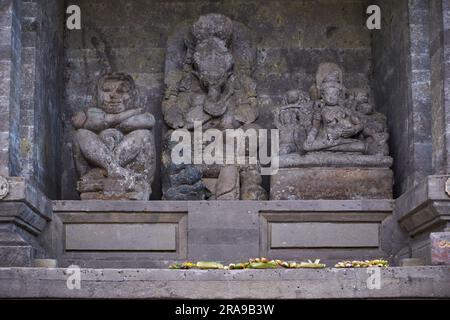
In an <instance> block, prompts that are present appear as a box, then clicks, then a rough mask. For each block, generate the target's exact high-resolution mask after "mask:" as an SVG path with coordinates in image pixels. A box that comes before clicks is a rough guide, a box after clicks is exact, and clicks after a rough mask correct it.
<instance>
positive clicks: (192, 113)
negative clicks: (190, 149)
mask: <svg viewBox="0 0 450 320" xmlns="http://www.w3.org/2000/svg"><path fill="white" fill-rule="evenodd" d="M167 50H168V52H167V57H166V76H165V82H166V86H167V90H166V95H165V98H164V101H163V105H162V113H163V116H164V120H165V122H166V124H167V125H168V127H169V128H170V129H172V130H176V129H187V130H189V131H192V130H193V129H194V124H195V123H201V124H202V129H203V130H207V129H212V128H214V129H218V130H220V131H224V130H226V129H237V128H244V129H245V128H246V127H247V126H249V125H251V124H253V122H254V121H255V120H256V119H257V118H258V109H257V96H256V85H255V82H254V81H253V79H252V78H251V74H252V71H253V64H254V59H255V57H256V50H255V48H254V46H253V45H252V43H251V39H250V36H249V32H248V30H247V29H246V28H245V27H244V26H243V25H241V24H239V23H236V22H233V21H232V20H230V19H229V18H227V17H225V16H223V15H220V14H207V15H203V16H201V17H200V18H199V19H198V20H197V21H196V22H195V23H194V24H193V25H192V26H186V28H184V29H181V28H180V30H179V32H178V33H177V34H175V36H174V37H172V38H171V39H169V41H168V49H167ZM252 127H253V128H254V127H255V125H254V124H253V125H252ZM169 136H170V134H169ZM165 145H166V146H170V145H171V144H170V143H165ZM165 154H166V156H164V157H163V176H166V177H164V178H163V181H165V183H163V193H164V198H165V199H175V200H179V199H184V197H185V198H186V200H191V199H192V195H194V194H197V195H198V199H204V198H210V199H227V200H232V199H239V198H240V191H239V187H240V183H239V181H241V183H244V182H242V179H245V177H252V179H251V181H256V182H259V179H257V178H256V179H255V178H253V174H244V175H243V174H242V173H243V172H244V171H248V170H254V168H250V167H239V166H236V167H235V168H234V169H233V168H230V167H227V166H223V167H220V166H212V167H211V166H207V165H201V166H199V165H198V166H197V169H193V168H192V167H191V166H190V165H186V166H182V167H179V166H178V167H177V166H173V165H172V164H171V163H169V162H170V161H171V159H170V157H169V156H168V154H169V152H167V150H166V152H165ZM213 167H214V168H215V169H214V168H213ZM222 170H225V171H223V172H221V171H222ZM233 170H235V171H236V172H237V174H234V173H233V174H231V172H234V171H233ZM197 171H200V172H201V174H200V175H198V172H197ZM187 172H195V174H188V175H187V176H188V177H189V178H190V179H182V180H186V181H187V180H189V183H188V184H186V183H182V184H180V181H181V180H180V179H179V177H180V174H182V175H183V176H184V175H185V173H187ZM227 173H228V174H227ZM240 175H241V177H240ZM194 178H196V179H197V181H196V180H195V179H194ZM211 179H214V180H211ZM200 180H204V182H205V183H206V184H205V189H204V192H198V188H199V183H198V181H200ZM222 180H223V181H222ZM208 186H209V187H208ZM224 186H227V187H226V188H225V187H224ZM228 186H230V188H228ZM216 187H217V188H216ZM190 188H191V189H192V190H191V189H190ZM236 188H237V190H236ZM246 188H247V190H253V189H252V188H250V187H248V184H246ZM211 189H212V190H211ZM254 189H256V187H255V188H254ZM208 191H209V192H210V193H212V195H208V194H207V193H208ZM260 194H261V192H259V193H258V196H256V193H255V198H261V197H260ZM188 195H189V196H188ZM246 197H247V198H249V197H250V196H249V194H248V193H246Z"/></svg>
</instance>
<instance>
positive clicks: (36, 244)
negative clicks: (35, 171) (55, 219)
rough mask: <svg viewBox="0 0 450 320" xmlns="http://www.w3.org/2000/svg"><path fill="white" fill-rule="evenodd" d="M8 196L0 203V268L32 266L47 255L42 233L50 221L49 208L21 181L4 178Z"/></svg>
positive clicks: (36, 192)
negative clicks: (41, 237)
mask: <svg viewBox="0 0 450 320" xmlns="http://www.w3.org/2000/svg"><path fill="white" fill-rule="evenodd" d="M7 181H8V184H9V186H8V187H9V190H8V191H9V192H8V194H7V195H6V196H5V198H3V200H0V267H29V266H33V264H34V261H33V260H34V258H35V257H44V256H46V255H47V252H46V249H45V247H46V245H44V244H43V243H44V242H45V241H44V240H42V239H40V238H39V237H40V236H41V234H42V232H43V230H44V229H45V228H46V226H47V225H48V222H49V221H50V220H51V218H52V204H51V202H50V201H49V200H48V199H47V198H46V197H45V195H43V194H42V193H41V192H40V191H39V190H38V189H37V188H35V187H34V186H33V185H31V184H30V183H28V182H27V181H25V180H23V179H21V178H7Z"/></svg>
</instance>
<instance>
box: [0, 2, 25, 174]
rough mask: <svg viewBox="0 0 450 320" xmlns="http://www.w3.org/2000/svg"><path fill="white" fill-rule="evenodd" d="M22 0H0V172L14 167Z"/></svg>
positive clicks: (6, 171) (18, 104)
mask: <svg viewBox="0 0 450 320" xmlns="http://www.w3.org/2000/svg"><path fill="white" fill-rule="evenodd" d="M20 21H21V1H12V0H5V1H1V2H0V175H3V176H9V175H10V174H14V173H15V172H16V171H17V170H16V168H17V163H18V159H17V155H18V154H19V153H18V152H17V151H18V110H19V107H20V101H19V100H20V99H19V95H20V63H21V61H20V58H21V54H20V52H21V51H20V50H21V38H20V34H21V22H20Z"/></svg>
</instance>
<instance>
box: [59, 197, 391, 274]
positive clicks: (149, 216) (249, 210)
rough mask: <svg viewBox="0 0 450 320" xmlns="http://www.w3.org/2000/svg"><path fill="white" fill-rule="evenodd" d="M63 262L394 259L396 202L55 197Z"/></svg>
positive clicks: (147, 264)
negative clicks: (388, 227) (386, 244)
mask: <svg viewBox="0 0 450 320" xmlns="http://www.w3.org/2000/svg"><path fill="white" fill-rule="evenodd" d="M53 210H54V215H55V219H54V223H53V225H54V226H53V236H52V238H53V239H54V248H56V252H55V257H56V259H57V260H58V265H59V266H61V267H66V266H69V265H71V264H75V265H79V266H82V267H89V268H153V267H167V266H168V265H169V264H170V263H172V262H175V261H186V260H191V261H220V262H224V263H231V262H238V261H246V260H247V259H249V258H254V257H262V256H263V257H268V258H280V259H285V260H289V259H290V260H296V261H299V260H302V259H322V261H323V262H326V263H328V264H329V265H334V264H335V263H336V262H337V261H338V260H343V259H352V260H353V259H369V258H387V257H388V255H387V254H386V253H385V252H384V251H383V248H382V246H381V243H382V241H381V240H382V233H383V231H382V222H383V221H384V220H385V218H387V217H388V216H390V215H391V213H392V202H391V201H390V200H343V201H339V200H318V201H55V202H54V205H53Z"/></svg>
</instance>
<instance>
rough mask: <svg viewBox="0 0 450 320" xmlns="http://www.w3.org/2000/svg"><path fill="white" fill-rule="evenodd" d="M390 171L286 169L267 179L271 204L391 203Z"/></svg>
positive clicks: (378, 169)
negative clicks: (371, 200) (282, 202)
mask: <svg viewBox="0 0 450 320" xmlns="http://www.w3.org/2000/svg"><path fill="white" fill-rule="evenodd" d="M392 181H393V175H392V171H391V170H389V169H382V168H320V167H316V168H288V169H280V170H279V171H278V173H277V174H276V175H273V176H272V177H271V184H270V199H271V200H319V199H331V200H359V199H391V198H392Z"/></svg>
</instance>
